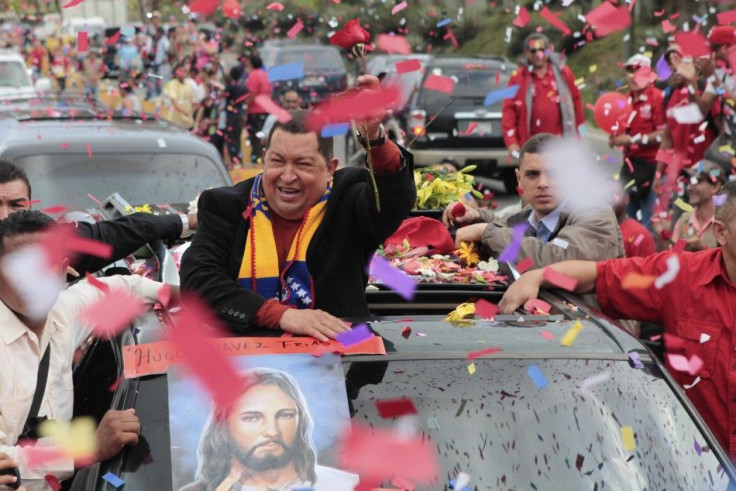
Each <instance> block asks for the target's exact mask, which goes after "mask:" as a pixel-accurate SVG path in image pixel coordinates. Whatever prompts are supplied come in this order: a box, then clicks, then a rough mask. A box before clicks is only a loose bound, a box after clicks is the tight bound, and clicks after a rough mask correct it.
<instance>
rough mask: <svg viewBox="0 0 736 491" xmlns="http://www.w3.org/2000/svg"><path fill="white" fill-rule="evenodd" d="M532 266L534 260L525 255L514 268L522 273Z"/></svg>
mask: <svg viewBox="0 0 736 491" xmlns="http://www.w3.org/2000/svg"><path fill="white" fill-rule="evenodd" d="M532 266H534V260H532V258H530V257H525V258H524V259H522V260H521V261H519V263H518V264H517V265H516V270H517V271H518V272H519V273H521V274H524V273H526V272H527V271H529V268H531V267H532Z"/></svg>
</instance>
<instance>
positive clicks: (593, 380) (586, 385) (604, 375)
mask: <svg viewBox="0 0 736 491" xmlns="http://www.w3.org/2000/svg"><path fill="white" fill-rule="evenodd" d="M609 378H611V370H610V369H607V370H604V371H602V372H601V373H597V374H595V375H591V376H590V377H587V378H585V379H584V380H583V381H582V382H581V383H580V390H581V391H582V390H588V389H590V388H591V387H595V386H596V385H600V384H602V383H603V382H605V381H606V380H608V379H609Z"/></svg>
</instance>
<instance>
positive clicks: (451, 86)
mask: <svg viewBox="0 0 736 491" xmlns="http://www.w3.org/2000/svg"><path fill="white" fill-rule="evenodd" d="M424 88H425V89H427V90H436V91H437V92H443V93H445V94H452V92H453V91H454V90H455V80H453V79H452V78H450V77H443V76H441V75H434V74H429V75H427V78H426V79H425V80H424Z"/></svg>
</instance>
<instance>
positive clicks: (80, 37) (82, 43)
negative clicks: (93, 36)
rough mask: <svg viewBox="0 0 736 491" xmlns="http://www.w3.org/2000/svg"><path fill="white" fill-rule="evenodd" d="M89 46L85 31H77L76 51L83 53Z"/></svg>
mask: <svg viewBox="0 0 736 491" xmlns="http://www.w3.org/2000/svg"><path fill="white" fill-rule="evenodd" d="M88 46H89V39H88V38H87V31H79V32H78V33H77V53H84V52H85V51H87V47H88Z"/></svg>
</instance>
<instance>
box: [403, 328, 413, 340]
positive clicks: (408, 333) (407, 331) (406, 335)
mask: <svg viewBox="0 0 736 491" xmlns="http://www.w3.org/2000/svg"><path fill="white" fill-rule="evenodd" d="M401 335H402V336H403V337H404V339H409V336H411V327H409V326H404V327H403V328H402V329H401Z"/></svg>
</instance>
